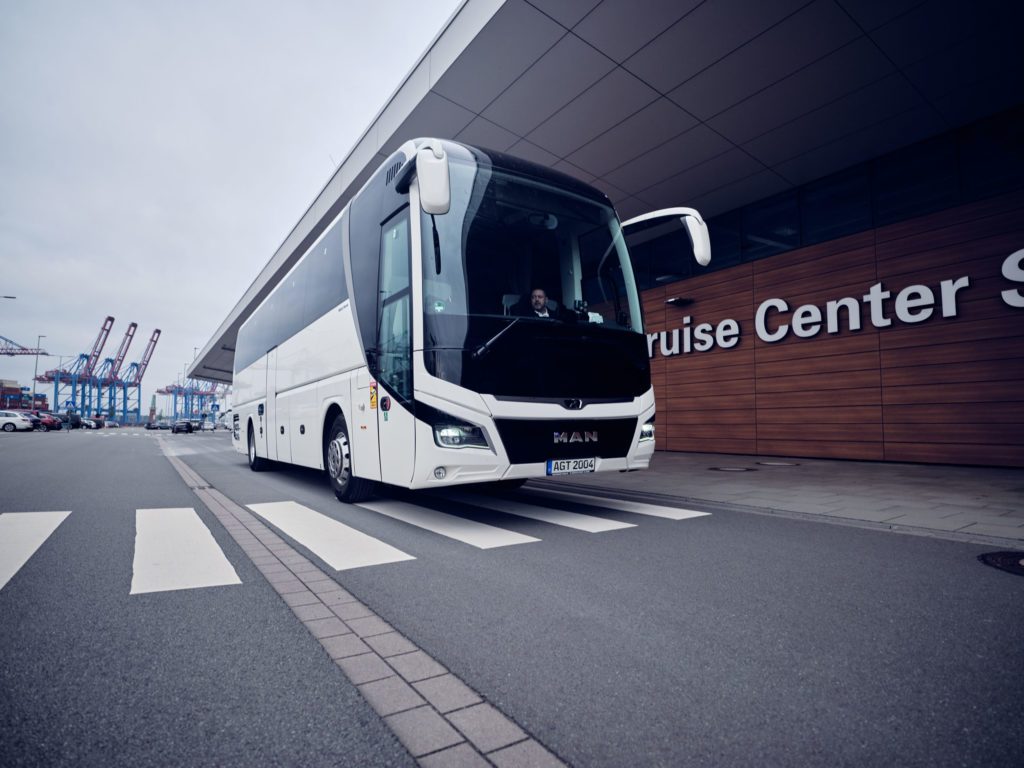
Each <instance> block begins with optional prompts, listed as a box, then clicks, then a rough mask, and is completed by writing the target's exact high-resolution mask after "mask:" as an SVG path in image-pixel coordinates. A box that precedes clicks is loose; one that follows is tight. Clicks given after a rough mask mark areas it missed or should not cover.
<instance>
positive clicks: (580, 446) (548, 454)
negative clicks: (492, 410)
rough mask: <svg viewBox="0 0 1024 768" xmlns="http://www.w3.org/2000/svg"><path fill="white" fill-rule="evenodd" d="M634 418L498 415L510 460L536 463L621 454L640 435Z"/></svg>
mask: <svg viewBox="0 0 1024 768" xmlns="http://www.w3.org/2000/svg"><path fill="white" fill-rule="evenodd" d="M636 422H637V420H636V419H635V418H633V419H565V420H552V421H536V420H527V419H496V420H495V422H494V423H495V425H496V426H497V428H498V435H499V437H500V438H501V442H502V444H503V445H504V446H505V451H506V452H507V453H508V458H509V461H511V462H512V463H513V464H534V463H537V462H541V461H547V460H548V459H585V458H590V457H591V456H596V457H598V458H602V459H613V458H621V457H623V456H625V455H626V454H627V453H629V449H630V447H631V446H632V445H633V437H634V436H635V435H636Z"/></svg>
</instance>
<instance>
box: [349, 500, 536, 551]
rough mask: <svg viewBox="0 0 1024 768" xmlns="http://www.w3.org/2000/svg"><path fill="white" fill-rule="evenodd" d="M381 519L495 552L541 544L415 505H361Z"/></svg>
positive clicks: (513, 533) (511, 533)
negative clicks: (517, 546)
mask: <svg viewBox="0 0 1024 768" xmlns="http://www.w3.org/2000/svg"><path fill="white" fill-rule="evenodd" d="M359 506H360V507H363V508H364V509H369V510H371V511H373V512H377V513H379V514H381V515H387V516H388V517H391V518H394V519H395V520H401V521H402V522H403V523H408V524H409V525H415V526H416V527H417V528H424V529H426V530H428V531H431V532H433V533H437V534H440V535H441V536H447V537H448V538H449V539H455V540H456V541H461V542H462V543H463V544H469V545H471V546H474V547H477V548H478V549H493V548H495V547H507V546H510V545H512V544H527V543H529V542H531V541H540V539H535V538H533V536H524V535H523V534H521V533H515V532H514V531H506V530H505V529H504V528H496V527H494V526H493V525H486V524H484V523H478V522H476V521H475V520H466V519H465V518H462V517H456V516H455V515H446V514H445V513H444V512H435V511H434V510H432V509H427V508H426V507H418V506H416V505H414V504H406V503H405V502H404V501H373V502H365V503H363V504H360V505H359Z"/></svg>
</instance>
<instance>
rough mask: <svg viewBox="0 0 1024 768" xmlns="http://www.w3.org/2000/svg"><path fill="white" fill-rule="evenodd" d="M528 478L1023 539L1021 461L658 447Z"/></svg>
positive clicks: (965, 536) (955, 534) (1007, 540)
mask: <svg viewBox="0 0 1024 768" xmlns="http://www.w3.org/2000/svg"><path fill="white" fill-rule="evenodd" d="M787 464H788V465H789V466H784V465H787ZM713 467H724V468H742V469H747V470H754V471H715V470H713V469H712V468H713ZM534 482H535V483H536V484H538V485H546V484H549V483H550V484H557V485H559V486H563V487H564V486H568V485H572V486H575V487H576V488H578V489H582V490H591V491H598V492H600V491H615V490H619V491H623V492H629V493H630V494H645V495H648V496H651V497H663V498H665V497H668V498H671V499H672V500H674V501H675V502H677V503H678V502H683V503H684V504H687V505H696V506H697V508H699V505H700V504H702V503H711V504H718V505H723V506H726V507H729V508H733V509H737V510H742V511H749V512H761V513H774V514H786V515H791V516H796V517H804V518H814V519H821V518H829V519H831V520H833V521H835V522H841V523H846V524H856V525H863V526H867V527H872V528H885V529H891V530H902V531H906V532H913V533H924V534H930V535H937V536H943V537H946V538H953V539H959V540H965V541H977V542H979V543H1001V544H1004V545H1011V546H1017V548H1020V546H1021V544H1020V543H1021V542H1024V469H1002V468H991V467H960V466H937V465H928V464H887V463H876V462H864V461H832V460H823V459H784V458H778V457H759V456H737V455H721V454H712V453H669V452H665V451H659V452H658V453H657V454H656V455H655V457H654V459H653V461H652V462H651V468H650V469H648V470H646V471H641V472H613V473H597V474H593V475H575V476H571V477H565V478H552V479H551V480H544V481H534ZM997 540H998V541H997Z"/></svg>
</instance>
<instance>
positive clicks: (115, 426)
mask: <svg viewBox="0 0 1024 768" xmlns="http://www.w3.org/2000/svg"><path fill="white" fill-rule="evenodd" d="M103 426H104V427H106V428H107V429H119V428H120V426H121V425H120V424H118V423H117V422H116V421H107V422H104V424H103Z"/></svg>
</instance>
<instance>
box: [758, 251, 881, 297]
mask: <svg viewBox="0 0 1024 768" xmlns="http://www.w3.org/2000/svg"><path fill="white" fill-rule="evenodd" d="M787 258H790V255H789V254H786V255H784V256H776V257H775V258H774V259H768V260H765V261H757V262H754V263H755V265H756V266H755V268H754V292H755V293H757V294H759V295H760V294H763V293H766V292H768V293H772V294H773V295H774V294H776V293H778V292H780V291H783V292H786V293H793V292H795V291H798V290H801V289H800V287H799V286H804V285H810V286H811V287H814V286H816V285H823V284H825V285H827V284H831V285H836V284H845V283H850V282H857V279H858V278H851V277H849V275H854V274H856V275H858V276H859V275H861V274H864V273H865V272H870V274H871V275H872V276H874V274H875V252H874V249H873V248H859V249H858V250H855V251H847V252H845V253H837V254H833V255H831V256H825V257H823V258H821V259H817V260H811V261H808V260H805V259H791V258H790V261H791V263H789V264H787V263H786V261H787ZM776 260H778V261H781V262H782V264H781V265H779V266H776V267H775V268H773V269H771V270H767V269H763V268H761V267H762V266H763V265H767V264H769V263H771V262H773V261H776Z"/></svg>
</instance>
